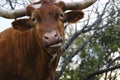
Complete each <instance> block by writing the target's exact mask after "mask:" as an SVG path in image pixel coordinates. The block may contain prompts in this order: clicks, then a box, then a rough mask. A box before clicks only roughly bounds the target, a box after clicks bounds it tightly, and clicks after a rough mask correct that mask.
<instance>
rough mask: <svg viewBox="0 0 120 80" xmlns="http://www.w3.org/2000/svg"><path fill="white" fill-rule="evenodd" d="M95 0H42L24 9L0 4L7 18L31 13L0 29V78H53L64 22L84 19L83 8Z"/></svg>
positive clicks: (5, 79)
mask: <svg viewBox="0 0 120 80" xmlns="http://www.w3.org/2000/svg"><path fill="white" fill-rule="evenodd" d="M95 1H96V0H85V1H83V2H78V3H77V2H73V3H65V2H61V1H60V2H58V3H56V2H55V1H54V0H41V1H39V2H35V3H33V4H31V5H29V6H28V7H27V8H25V9H18V10H11V11H9V12H8V11H5V10H2V9H1V8H0V16H2V17H5V18H18V17H22V16H25V15H28V16H29V18H28V19H27V18H25V19H18V20H15V21H13V22H12V27H11V28H8V29H7V30H5V31H3V32H1V33H0V80H53V79H54V75H55V72H56V68H57V65H58V62H59V59H60V55H61V46H62V44H63V42H64V23H66V22H68V23H75V22H76V21H78V20H80V19H82V18H83V16H84V13H83V12H82V11H81V10H82V9H85V8H87V7H89V6H90V5H91V4H93V3H94V2H95ZM66 10H71V11H69V12H65V11H66ZM4 12H5V13H7V15H6V14H5V13H4Z"/></svg>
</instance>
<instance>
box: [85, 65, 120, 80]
mask: <svg viewBox="0 0 120 80" xmlns="http://www.w3.org/2000/svg"><path fill="white" fill-rule="evenodd" d="M118 68H120V64H118V65H116V66H114V67H111V68H106V69H103V70H98V71H96V72H93V73H91V74H89V75H88V76H85V78H84V80H89V79H90V78H92V77H93V76H95V75H99V74H102V73H105V72H109V71H113V70H115V69H118Z"/></svg>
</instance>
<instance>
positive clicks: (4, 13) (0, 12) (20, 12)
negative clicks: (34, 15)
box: [0, 7, 27, 19]
mask: <svg viewBox="0 0 120 80" xmlns="http://www.w3.org/2000/svg"><path fill="white" fill-rule="evenodd" d="M26 15H27V11H26V8H22V9H16V10H5V9H2V8H1V7H0V16H1V17H4V18H9V19H14V18H18V17H22V16H26Z"/></svg>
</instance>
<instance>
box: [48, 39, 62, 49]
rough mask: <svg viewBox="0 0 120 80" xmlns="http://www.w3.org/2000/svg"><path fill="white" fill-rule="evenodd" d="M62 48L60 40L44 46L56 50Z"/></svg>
mask: <svg viewBox="0 0 120 80" xmlns="http://www.w3.org/2000/svg"><path fill="white" fill-rule="evenodd" d="M61 46H62V40H59V41H57V42H55V43H51V44H48V45H46V47H48V48H58V47H61Z"/></svg>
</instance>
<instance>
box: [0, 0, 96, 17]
mask: <svg viewBox="0 0 120 80" xmlns="http://www.w3.org/2000/svg"><path fill="white" fill-rule="evenodd" d="M51 1H52V0H51ZM53 1H54V0H53ZM96 1H97V0H84V1H80V2H69V3H68V2H65V10H82V9H85V8H87V7H89V6H90V5H92V4H93V3H95V2H96ZM26 15H27V10H26V8H23V9H18V10H4V9H2V8H1V7H0V16H1V17H4V18H9V19H14V18H18V17H22V16H26Z"/></svg>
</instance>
